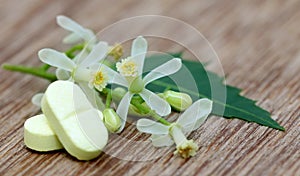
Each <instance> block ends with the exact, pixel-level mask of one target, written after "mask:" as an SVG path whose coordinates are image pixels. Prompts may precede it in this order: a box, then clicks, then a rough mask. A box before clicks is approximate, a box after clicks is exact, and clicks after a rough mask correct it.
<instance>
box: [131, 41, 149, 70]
mask: <svg viewBox="0 0 300 176" xmlns="http://www.w3.org/2000/svg"><path fill="white" fill-rule="evenodd" d="M147 48H148V44H147V40H146V39H145V38H144V37H142V36H139V37H137V38H136V39H135V40H134V41H133V43H132V47H131V58H132V60H133V61H134V62H135V63H136V64H137V65H138V69H137V70H138V75H142V73H143V67H144V60H145V56H146V53H147Z"/></svg>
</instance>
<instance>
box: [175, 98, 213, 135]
mask: <svg viewBox="0 0 300 176" xmlns="http://www.w3.org/2000/svg"><path fill="white" fill-rule="evenodd" d="M211 110H212V101H211V100H209V99H207V98H203V99H200V100H198V101H196V102H195V103H193V104H192V105H191V106H190V107H189V108H188V109H187V110H186V111H184V112H183V114H181V115H180V117H179V118H178V120H177V122H176V123H177V124H178V125H180V126H181V127H182V128H183V131H184V132H191V131H193V130H195V129H197V128H199V127H200V125H201V124H202V123H203V122H204V121H205V120H206V118H207V117H208V115H209V114H210V113H211Z"/></svg>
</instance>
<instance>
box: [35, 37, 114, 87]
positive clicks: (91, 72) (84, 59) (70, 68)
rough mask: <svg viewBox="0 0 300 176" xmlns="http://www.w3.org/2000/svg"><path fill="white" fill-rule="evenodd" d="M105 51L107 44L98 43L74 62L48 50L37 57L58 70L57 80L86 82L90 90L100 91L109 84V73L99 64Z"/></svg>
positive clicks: (79, 55) (63, 55)
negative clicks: (67, 79)
mask: <svg viewBox="0 0 300 176" xmlns="http://www.w3.org/2000/svg"><path fill="white" fill-rule="evenodd" d="M107 50H108V45H107V43H105V42H99V43H98V44H97V45H96V46H95V47H94V48H93V49H92V51H91V52H90V53H89V54H88V55H87V56H85V55H84V53H85V52H82V53H80V54H78V55H77V56H76V57H75V58H74V60H71V59H70V58H68V57H67V56H66V55H65V54H64V53H61V52H58V51H55V50H53V49H48V48H46V49H42V50H40V51H39V53H38V55H39V57H40V60H41V61H42V62H44V63H46V64H49V65H51V66H54V67H57V68H58V69H57V72H56V75H57V77H58V79H61V78H63V79H66V78H69V79H71V80H73V81H75V82H77V83H81V82H86V83H87V82H88V84H89V87H90V88H93V87H95V88H96V89H98V90H99V91H102V89H103V88H104V87H105V86H106V85H107V83H108V82H109V78H108V77H109V75H108V72H109V71H107V70H108V68H107V67H105V66H104V65H103V66H102V65H101V64H100V63H99V62H100V61H101V60H103V59H104V58H105V56H106V54H107Z"/></svg>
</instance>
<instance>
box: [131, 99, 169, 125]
mask: <svg viewBox="0 0 300 176" xmlns="http://www.w3.org/2000/svg"><path fill="white" fill-rule="evenodd" d="M131 104H132V105H134V106H135V107H136V108H138V109H139V110H140V111H141V112H142V113H145V114H149V115H151V117H153V118H154V119H155V120H157V121H159V122H160V123H162V124H164V125H168V126H169V125H171V123H170V122H168V121H167V120H166V119H164V118H162V117H161V116H159V115H158V114H157V113H156V112H155V111H153V110H151V109H150V108H149V107H147V106H143V105H142V104H141V103H140V102H139V101H138V100H134V99H132V101H131Z"/></svg>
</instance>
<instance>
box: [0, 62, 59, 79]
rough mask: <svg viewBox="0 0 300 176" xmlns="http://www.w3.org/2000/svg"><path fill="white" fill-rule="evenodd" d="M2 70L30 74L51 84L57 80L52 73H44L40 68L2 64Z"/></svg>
mask: <svg viewBox="0 0 300 176" xmlns="http://www.w3.org/2000/svg"><path fill="white" fill-rule="evenodd" d="M2 68H3V69H5V70H10V71H17V72H21V73H27V74H31V75H34V76H37V77H40V78H44V79H47V80H49V81H51V82H53V81H55V80H57V78H56V76H55V74H52V73H47V72H45V71H44V70H43V69H42V68H36V67H26V66H23V65H10V64H3V65H2Z"/></svg>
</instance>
